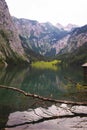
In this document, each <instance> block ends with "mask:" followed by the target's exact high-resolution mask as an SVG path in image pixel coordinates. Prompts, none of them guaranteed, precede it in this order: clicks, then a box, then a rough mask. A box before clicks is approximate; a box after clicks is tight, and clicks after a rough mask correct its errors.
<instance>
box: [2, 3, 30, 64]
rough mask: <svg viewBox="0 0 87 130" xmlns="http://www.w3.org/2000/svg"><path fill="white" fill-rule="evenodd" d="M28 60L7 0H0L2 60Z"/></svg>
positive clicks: (7, 61)
mask: <svg viewBox="0 0 87 130" xmlns="http://www.w3.org/2000/svg"><path fill="white" fill-rule="evenodd" d="M22 61H25V62H28V59H27V58H26V56H25V52H24V50H23V47H22V45H21V41H20V39H19V35H18V33H17V29H16V28H15V25H14V22H13V20H12V17H11V16H10V13H9V9H8V6H7V4H6V2H5V0H0V62H4V63H5V62H6V63H8V64H13V63H17V62H22Z"/></svg>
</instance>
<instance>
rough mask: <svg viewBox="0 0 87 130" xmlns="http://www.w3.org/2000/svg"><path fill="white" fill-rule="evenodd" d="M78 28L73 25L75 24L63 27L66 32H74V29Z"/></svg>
mask: <svg viewBox="0 0 87 130" xmlns="http://www.w3.org/2000/svg"><path fill="white" fill-rule="evenodd" d="M77 27H78V26H77V25H75V24H68V25H67V26H65V27H64V30H67V31H72V30H74V29H75V28H77Z"/></svg>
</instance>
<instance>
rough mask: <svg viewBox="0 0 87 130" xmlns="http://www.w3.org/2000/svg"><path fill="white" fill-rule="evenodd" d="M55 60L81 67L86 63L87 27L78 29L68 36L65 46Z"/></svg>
mask: <svg viewBox="0 0 87 130" xmlns="http://www.w3.org/2000/svg"><path fill="white" fill-rule="evenodd" d="M57 58H59V59H62V61H65V62H66V63H69V64H80V65H81V64H83V63H85V62H87V25H85V26H82V27H78V28H76V29H74V30H73V31H72V32H71V33H70V34H69V38H68V40H67V44H66V46H65V47H64V48H62V49H61V50H60V52H59V53H58V55H57Z"/></svg>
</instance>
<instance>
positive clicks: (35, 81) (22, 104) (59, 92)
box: [0, 66, 87, 128]
mask: <svg viewBox="0 0 87 130" xmlns="http://www.w3.org/2000/svg"><path fill="white" fill-rule="evenodd" d="M54 67H55V66H54ZM73 81H74V82H76V83H79V84H80V85H78V86H75V84H74V83H73ZM0 84H2V85H6V86H12V87H17V88H20V89H22V90H24V91H26V92H29V93H32V94H38V95H41V96H44V97H50V98H55V99H62V100H73V101H87V91H86V90H87V88H84V87H81V84H82V85H83V84H86V83H85V81H84V75H83V69H82V68H81V67H80V68H78V67H72V68H70V67H63V66H58V68H56V69H54V68H53V69H35V68H31V67H29V68H19V67H14V68H11V67H10V68H6V69H5V68H3V69H0ZM37 102H38V100H37V99H33V98H30V97H25V96H24V95H22V94H19V93H17V92H14V91H12V90H5V89H0V128H2V127H4V126H5V124H6V122H7V120H8V116H9V114H10V113H11V112H15V111H23V110H27V109H29V108H32V107H38V105H39V106H41V105H43V104H41V103H40V102H39V104H38V103H37ZM47 105H50V103H47Z"/></svg>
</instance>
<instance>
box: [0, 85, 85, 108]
mask: <svg viewBox="0 0 87 130" xmlns="http://www.w3.org/2000/svg"><path fill="white" fill-rule="evenodd" d="M0 88H3V89H10V90H13V91H16V92H19V93H21V94H23V95H25V96H28V97H33V98H37V99H40V100H43V101H49V102H54V103H65V104H71V105H85V106H86V105H87V102H73V101H66V100H57V99H52V98H46V97H42V96H39V95H36V94H31V93H26V92H25V91H23V90H21V89H19V88H16V87H8V86H4V85H0Z"/></svg>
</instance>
